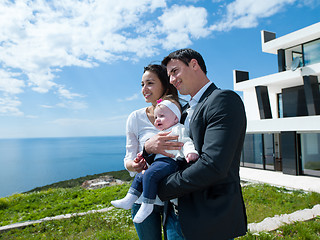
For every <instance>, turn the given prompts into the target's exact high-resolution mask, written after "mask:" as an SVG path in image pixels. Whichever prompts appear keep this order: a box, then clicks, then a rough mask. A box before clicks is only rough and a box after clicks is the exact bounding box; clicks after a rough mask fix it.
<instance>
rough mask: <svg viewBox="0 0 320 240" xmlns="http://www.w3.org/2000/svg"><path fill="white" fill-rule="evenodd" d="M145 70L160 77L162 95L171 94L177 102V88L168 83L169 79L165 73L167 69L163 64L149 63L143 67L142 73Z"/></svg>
mask: <svg viewBox="0 0 320 240" xmlns="http://www.w3.org/2000/svg"><path fill="white" fill-rule="evenodd" d="M146 71H150V72H153V73H154V74H156V75H157V76H158V78H159V79H160V81H161V83H162V86H163V88H164V91H163V94H162V95H163V96H165V95H171V96H172V98H173V99H174V100H176V101H177V102H179V97H178V91H177V89H176V88H175V87H174V86H173V85H172V84H171V83H170V79H169V77H168V74H167V69H166V67H165V66H162V65H159V64H149V65H148V66H146V67H144V71H143V73H145V72H146Z"/></svg>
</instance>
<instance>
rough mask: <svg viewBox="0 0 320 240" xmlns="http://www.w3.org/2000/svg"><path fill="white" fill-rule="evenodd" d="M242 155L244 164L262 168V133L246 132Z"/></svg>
mask: <svg viewBox="0 0 320 240" xmlns="http://www.w3.org/2000/svg"><path fill="white" fill-rule="evenodd" d="M242 157H243V165H244V166H248V167H256V168H263V152H262V134H246V137H245V141H244V146H243V155H242Z"/></svg>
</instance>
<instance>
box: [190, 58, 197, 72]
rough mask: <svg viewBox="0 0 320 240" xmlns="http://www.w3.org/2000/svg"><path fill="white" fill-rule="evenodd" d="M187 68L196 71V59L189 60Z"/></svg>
mask: <svg viewBox="0 0 320 240" xmlns="http://www.w3.org/2000/svg"><path fill="white" fill-rule="evenodd" d="M189 66H191V67H192V69H194V70H197V69H198V68H199V64H198V61H197V60H196V59H194V58H193V59H191V60H190V62H189Z"/></svg>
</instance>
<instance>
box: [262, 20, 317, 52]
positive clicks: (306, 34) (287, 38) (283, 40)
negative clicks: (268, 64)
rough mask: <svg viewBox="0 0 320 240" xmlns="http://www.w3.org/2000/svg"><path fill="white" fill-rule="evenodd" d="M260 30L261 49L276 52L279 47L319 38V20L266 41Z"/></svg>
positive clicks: (284, 47) (291, 45)
mask: <svg viewBox="0 0 320 240" xmlns="http://www.w3.org/2000/svg"><path fill="white" fill-rule="evenodd" d="M263 32H265V31H261V44H262V51H263V52H266V53H273V54H277V51H278V50H279V49H287V48H290V47H294V46H297V45H299V44H302V43H306V42H309V41H312V40H315V39H318V38H320V22H318V23H315V24H313V25H310V26H308V27H305V28H302V29H300V30H298V31H295V32H292V33H289V34H287V35H284V36H282V37H279V38H275V39H273V40H269V41H266V40H265V39H264V37H263V36H264V34H263Z"/></svg>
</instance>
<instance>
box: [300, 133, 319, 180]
mask: <svg viewBox="0 0 320 240" xmlns="http://www.w3.org/2000/svg"><path fill="white" fill-rule="evenodd" d="M301 160H302V170H303V173H304V174H312V175H320V133H302V134H301Z"/></svg>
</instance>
